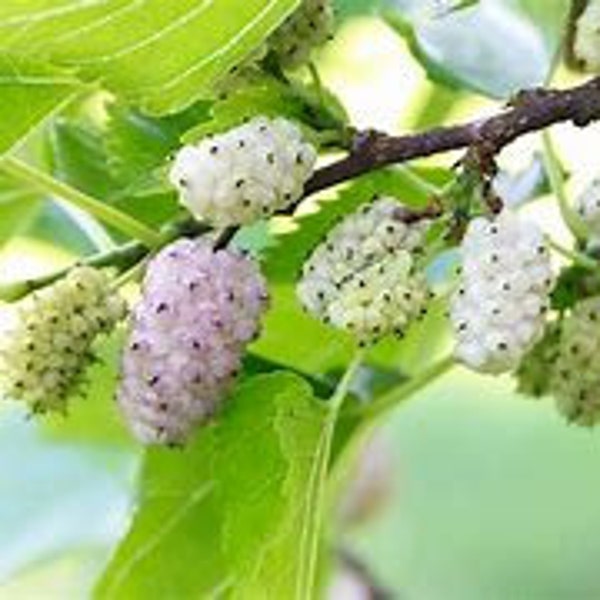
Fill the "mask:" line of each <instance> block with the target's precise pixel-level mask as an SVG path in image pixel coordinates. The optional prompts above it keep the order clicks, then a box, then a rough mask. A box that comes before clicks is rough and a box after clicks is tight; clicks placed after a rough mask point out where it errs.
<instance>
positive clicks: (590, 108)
mask: <svg viewBox="0 0 600 600" xmlns="http://www.w3.org/2000/svg"><path fill="white" fill-rule="evenodd" d="M597 119H600V77H596V78H594V79H591V80H590V81H588V82H586V83H584V84H582V85H579V86H577V87H574V88H569V89H565V90H546V89H535V90H529V91H524V92H520V93H519V94H517V95H516V96H515V97H514V98H513V100H512V101H511V103H510V104H509V106H508V107H507V108H505V109H504V110H503V111H502V112H500V113H499V114H497V115H494V116H492V117H489V118H484V119H479V120H476V121H471V122H468V123H462V124H459V125H453V126H450V127H438V128H435V129H431V130H428V131H423V132H421V133H415V134H409V135H403V136H390V135H387V134H384V133H380V132H377V131H366V132H358V133H357V134H356V137H355V143H354V147H353V149H352V151H351V152H350V154H348V155H347V156H346V157H344V158H343V159H341V160H339V161H338V162H335V163H333V164H331V165H328V166H326V167H323V168H322V169H319V170H318V171H316V172H315V174H314V175H313V177H312V178H311V179H310V180H309V181H308V182H307V183H306V186H305V196H309V195H310V194H314V193H315V192H318V191H320V190H323V189H326V188H329V187H331V186H333V185H336V184H338V183H342V182H344V181H347V180H349V179H352V178H354V177H357V176H359V175H363V174H364V173H368V172H370V171H373V170H375V169H379V168H381V167H384V166H386V165H391V164H394V163H401V162H406V161H409V160H412V159H415V158H424V157H427V156H432V155H434V154H439V153H442V152H447V151H449V150H459V149H461V148H475V149H476V150H477V151H478V152H479V153H480V155H482V156H486V157H490V158H491V157H493V156H494V155H495V154H497V153H498V152H500V150H502V149H503V148H504V147H505V146H507V145H508V144H510V143H511V142H513V141H514V140H516V139H517V138H519V137H521V136H523V135H526V134H528V133H531V132H534V131H540V130H542V129H545V128H547V127H549V126H551V125H554V124H556V123H562V122H572V123H573V124H574V125H576V126H578V127H584V126H586V125H588V124H589V123H591V122H592V121H594V120H597Z"/></svg>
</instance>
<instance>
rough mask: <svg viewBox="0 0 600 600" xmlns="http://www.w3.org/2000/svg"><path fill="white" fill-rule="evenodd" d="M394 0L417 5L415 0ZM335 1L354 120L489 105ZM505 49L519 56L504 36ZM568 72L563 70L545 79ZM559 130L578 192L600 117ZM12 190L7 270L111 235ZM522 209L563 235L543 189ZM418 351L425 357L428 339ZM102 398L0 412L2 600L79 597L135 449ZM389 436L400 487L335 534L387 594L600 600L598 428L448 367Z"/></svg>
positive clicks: (496, 20)
mask: <svg viewBox="0 0 600 600" xmlns="http://www.w3.org/2000/svg"><path fill="white" fill-rule="evenodd" d="M553 1H554V0H548V1H547V2H545V3H540V2H538V4H539V5H540V6H541V5H542V4H544V5H546V6H548V7H551V5H552V4H553ZM398 4H399V5H401V4H403V3H402V2H399V3H398ZM404 4H406V6H407V10H416V9H415V6H417V5H418V4H419V3H418V2H417V3H415V2H405V3H404ZM481 4H482V5H485V6H486V7H487V8H486V11H488V12H489V14H488V18H489V19H491V20H490V21H488V22H487V25H486V26H489V27H491V29H489V31H488V32H487V33H488V35H495V34H497V35H500V34H502V35H505V34H506V35H507V36H508V38H507V39H510V36H511V35H513V36H515V35H516V36H517V37H519V36H521V38H522V39H523V40H526V41H527V40H528V39H529V38H527V36H528V31H529V30H528V27H531V25H530V23H529V22H528V21H527V20H525V19H522V20H521V19H519V17H518V15H517V16H515V13H514V12H513V11H511V12H510V19H509V18H508V17H507V16H506V15H508V12H507V11H505V10H504V9H505V8H506V7H507V6H508V5H511V6H512V5H513V4H515V3H514V2H510V1H508V0H507V1H503V0H489V1H487V0H483V1H482V3H481ZM531 4H533V2H531ZM409 5H410V6H409ZM340 8H341V15H342V17H343V22H342V24H341V27H340V31H339V34H338V35H337V37H336V39H335V40H334V41H333V42H331V43H330V44H329V46H328V47H327V48H326V49H325V50H324V51H323V52H322V53H321V54H320V55H319V58H318V66H319V70H320V72H321V74H322V77H323V79H324V81H325V82H326V83H327V84H328V85H329V86H331V88H332V89H333V90H334V91H335V92H337V93H338V94H339V96H340V98H341V99H342V101H343V103H344V105H345V107H346V108H347V110H348V112H349V113H350V115H351V116H352V120H353V122H354V123H355V124H356V125H357V126H358V127H365V126H370V127H377V128H380V129H384V130H386V131H390V132H402V131H407V130H410V129H413V128H416V127H424V126H429V125H432V124H439V123H441V122H451V121H456V120H459V119H463V118H470V117H472V116H474V115H483V114H486V113H488V112H489V111H491V110H493V109H495V108H497V107H498V102H497V101H495V100H490V99H487V98H485V97H484V96H482V95H477V94H473V93H471V92H466V91H461V90H450V89H449V88H446V87H444V86H440V85H438V84H434V83H432V82H431V81H430V80H429V79H428V78H427V75H426V73H425V71H424V70H423V68H422V66H420V65H419V63H418V62H417V61H416V60H415V59H414V58H413V55H412V54H411V52H410V50H409V48H408V46H407V43H406V41H405V40H404V39H403V38H401V37H400V36H399V35H398V34H397V33H396V32H395V31H394V30H393V29H392V27H390V25H389V24H386V23H384V21H383V20H381V19H379V18H376V17H374V16H369V15H368V14H366V13H368V9H369V2H367V1H362V2H348V1H347V2H341V3H340ZM503 19H504V20H503ZM467 31H471V32H473V30H472V29H471V30H468V29H467ZM521 38H519V39H521ZM499 43H504V44H505V47H506V53H508V54H510V52H513V50H514V48H510V47H509V46H508V45H507V42H506V39H504V38H501V39H500V40H499ZM523 47H527V46H526V45H525V46H518V45H516V48H517V51H516V52H517V53H516V54H515V55H514V56H512V55H511V56H509V58H510V60H508V61H506V65H507V66H505V67H503V68H509V69H510V68H514V69H533V71H534V74H535V64H532V63H535V53H531V54H525V55H523V54H521V55H519V54H518V50H519V49H520V48H523ZM451 48H452V49H454V50H456V48H458V49H459V50H460V52H459V54H460V55H461V57H463V59H465V60H469V59H470V60H471V62H472V64H473V65H478V67H477V68H478V69H481V70H482V71H484V73H483V76H484V77H485V76H486V73H485V71H486V69H487V70H489V69H492V65H491V64H490V62H489V61H486V58H485V56H483V55H478V52H481V49H480V48H479V47H478V46H477V44H474V43H471V41H470V38H469V36H468V35H465V34H464V32H463V35H462V36H458V37H457V38H456V39H455V41H454V44H453V45H452V46H451ZM453 56H454V55H453ZM465 57H466V58H465ZM449 60H450V58H449ZM523 77H530V74H529V73H525V74H524V75H523ZM574 77H575V76H574V75H572V74H569V73H567V72H566V71H565V70H563V69H559V70H558V72H557V73H556V76H555V81H556V82H557V83H560V84H567V83H569V82H573V81H574ZM553 133H554V134H555V141H556V144H557V146H558V147H559V149H560V153H561V156H562V157H563V158H564V159H565V164H566V167H567V170H568V173H569V181H568V189H569V192H570V193H572V194H574V193H576V192H577V191H578V190H579V189H581V188H582V187H583V186H584V185H585V184H586V183H587V182H588V181H589V179H590V178H591V177H592V176H593V175H595V174H597V173H599V172H600V152H598V149H600V128H599V127H598V126H595V127H590V128H588V129H586V130H585V131H575V130H574V129H573V128H571V127H568V126H564V127H558V128H556V129H555V130H554V131H553ZM538 147H539V138H538V137H536V136H532V137H530V138H527V139H525V140H522V141H520V142H519V143H517V144H515V145H514V146H513V147H511V148H510V149H509V150H508V151H507V152H505V153H504V154H503V155H502V160H501V163H502V166H503V167H505V168H506V169H507V170H510V171H512V172H517V171H520V170H523V169H528V168H529V167H530V165H531V160H532V156H533V155H534V153H535V151H536V149H537V148H538ZM452 160H453V157H452V156H451V155H450V156H448V155H446V156H444V157H438V158H436V159H435V160H433V161H432V162H433V164H442V165H445V166H448V165H449V164H451V162H452ZM525 184H526V181H525V182H524V183H523V185H525ZM15 200H16V199H15V198H10V197H8V196H6V195H4V196H2V197H1V198H0V202H14V204H15V210H16V211H17V210H19V211H22V223H23V227H22V228H21V232H20V234H19V235H18V236H17V237H15V238H13V239H11V240H10V241H9V242H8V243H6V244H5V245H3V246H2V247H1V248H0V279H1V280H2V281H10V280H11V279H14V278H21V277H23V276H24V275H25V274H31V275H33V274H38V273H41V272H44V271H46V270H51V269H53V268H55V267H57V266H59V265H62V264H68V263H69V262H70V261H72V258H73V256H74V255H75V254H77V253H80V252H87V251H89V250H90V249H91V248H102V246H103V244H104V243H105V240H103V232H102V231H101V230H98V228H97V227H96V226H95V224H94V223H93V222H90V221H89V220H88V219H87V218H86V217H85V216H83V215H81V214H79V213H77V212H73V211H72V210H68V209H66V208H65V206H63V205H61V204H59V203H57V202H55V201H50V200H49V201H47V202H45V204H44V206H43V207H40V206H39V205H38V204H37V203H23V202H19V203H17V202H15ZM525 210H526V211H527V212H529V213H530V214H531V215H532V216H533V217H534V218H536V219H537V220H538V221H539V222H540V223H541V224H542V225H543V227H544V228H545V229H546V231H548V232H550V233H551V234H552V235H553V236H554V237H555V238H556V239H558V240H561V241H562V242H564V243H568V242H569V238H568V234H567V233H566V231H565V229H564V227H563V226H562V225H561V223H560V218H559V215H558V211H557V208H556V203H555V202H554V201H553V199H552V198H550V197H544V198H542V199H541V200H538V201H536V202H535V203H532V204H531V205H528V206H527V207H526V208H525ZM1 227H2V224H1V223H0V229H1ZM290 343H291V342H290ZM419 351H420V352H422V353H425V354H426V353H427V347H426V346H425V347H423V348H421V349H419ZM97 368H99V369H102V366H99V367H97ZM95 392H96V393H95V394H94V395H93V398H91V399H90V400H89V402H88V405H87V406H85V407H83V408H82V409H76V410H75V411H74V414H73V415H72V418H70V419H69V420H62V419H61V418H55V419H52V420H50V421H48V422H45V423H43V424H40V423H38V422H35V421H32V420H29V419H27V418H26V415H25V414H24V412H23V411H22V410H21V409H20V407H18V406H14V405H12V404H10V403H8V402H5V403H3V404H2V405H1V406H0V598H1V599H2V600H4V599H7V600H8V599H11V600H12V599H19V600H22V599H25V600H27V599H29V598H31V599H36V598H44V599H53V598H57V599H58V598H61V599H62V598H68V599H71V598H85V597H89V595H90V593H91V589H92V587H93V584H94V581H95V579H96V577H97V576H98V574H99V573H100V572H101V571H102V569H103V567H104V566H105V565H106V563H107V561H108V559H109V557H110V555H111V552H112V550H113V548H114V547H115V545H116V544H117V542H118V540H119V539H120V537H121V536H122V535H123V533H124V531H125V530H126V528H127V524H128V519H129V515H130V509H131V507H132V506H133V502H134V487H135V481H136V475H137V467H138V465H139V458H140V454H139V449H138V448H137V447H136V446H135V445H133V444H132V443H131V442H130V441H129V439H128V437H127V436H126V435H125V434H124V433H123V431H122V429H121V427H120V425H119V424H118V423H117V422H116V420H114V415H113V416H111V414H112V413H109V412H108V411H107V410H105V409H104V408H103V404H104V403H105V402H108V401H109V396H110V389H109V386H105V387H104V389H101V388H99V389H97V390H95ZM90 423H93V424H94V426H93V429H94V432H95V433H94V436H93V437H92V438H90V435H89V431H90ZM383 435H384V436H385V438H386V442H387V447H388V448H389V450H390V453H391V455H392V457H393V469H392V476H393V497H391V498H389V499H388V501H387V502H386V503H385V505H384V506H383V508H382V510H381V511H380V512H379V513H378V514H377V516H376V517H374V518H373V519H372V520H371V521H368V522H366V523H364V524H363V525H361V526H357V527H355V528H352V529H351V530H349V531H346V532H345V533H344V535H343V542H344V544H345V545H347V547H349V548H350V549H352V551H353V552H354V553H355V554H356V556H358V557H360V559H361V560H362V561H363V562H364V563H365V564H366V565H368V568H369V570H370V571H371V572H372V573H373V574H374V576H375V577H376V578H377V580H378V581H379V582H380V583H381V584H382V585H383V586H384V587H386V588H387V589H389V590H391V591H393V592H394V593H395V594H396V596H394V597H398V598H405V599H415V600H438V599H439V600H506V599H511V600H520V599H523V600H528V599H538V598H539V599H548V600H550V599H560V600H563V599H564V600H566V599H569V600H570V599H580V598H581V599H588V598H589V599H592V598H598V597H600V569H599V568H598V556H600V502H599V498H600V433H598V432H597V431H588V430H582V429H578V428H575V427H570V426H568V425H566V424H565V423H564V422H563V421H562V420H561V419H560V417H559V416H558V415H557V414H556V412H555V410H554V407H553V405H552V402H551V401H549V400H541V401H532V400H528V399H526V398H524V397H521V396H519V395H518V394H516V393H515V391H514V382H513V381H512V380H511V379H510V378H508V377H507V378H498V379H491V378H484V377H480V376H476V375H474V374H470V373H467V372H466V371H464V370H462V369H460V368H456V369H454V370H453V371H452V372H451V373H449V374H448V375H445V376H444V377H443V378H441V379H439V380H438V381H436V382H435V383H434V384H432V385H431V386H430V387H429V388H428V389H427V390H426V391H424V392H422V393H420V394H418V395H417V396H415V397H413V398H412V399H411V400H410V401H409V402H408V403H406V404H405V405H404V406H402V407H400V408H399V409H398V410H397V411H396V412H395V413H394V414H393V416H392V418H391V419H390V421H389V423H387V424H386V426H385V427H384V431H383ZM190 568H193V566H191V567H190Z"/></svg>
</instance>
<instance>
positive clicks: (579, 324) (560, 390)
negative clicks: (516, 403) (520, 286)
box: [551, 297, 600, 426]
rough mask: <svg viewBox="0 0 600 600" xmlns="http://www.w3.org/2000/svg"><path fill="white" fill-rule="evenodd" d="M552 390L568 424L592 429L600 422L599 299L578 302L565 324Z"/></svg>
mask: <svg viewBox="0 0 600 600" xmlns="http://www.w3.org/2000/svg"><path fill="white" fill-rule="evenodd" d="M551 387H552V392H553V395H554V397H555V399H556V404H557V407H558V410H559V412H560V413H561V414H563V415H564V416H565V417H566V418H567V419H568V420H569V421H571V422H573V423H577V424H578V425H583V426H592V425H595V424H596V423H597V422H598V421H599V420H600V298H598V297H595V298H588V299H586V300H583V301H581V302H579V303H578V304H576V305H575V308H574V309H573V312H572V313H571V314H570V315H569V316H568V317H567V318H566V319H565V320H564V321H563V326H562V335H561V341H560V354H559V356H558V359H557V361H556V363H555V366H554V376H553V378H552V385H551Z"/></svg>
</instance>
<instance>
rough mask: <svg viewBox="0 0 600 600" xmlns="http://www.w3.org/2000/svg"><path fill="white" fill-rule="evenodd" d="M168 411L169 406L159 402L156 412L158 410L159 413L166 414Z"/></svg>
mask: <svg viewBox="0 0 600 600" xmlns="http://www.w3.org/2000/svg"><path fill="white" fill-rule="evenodd" d="M168 409H169V405H168V404H167V403H166V402H161V403H160V404H159V405H158V410H160V412H167V410H168Z"/></svg>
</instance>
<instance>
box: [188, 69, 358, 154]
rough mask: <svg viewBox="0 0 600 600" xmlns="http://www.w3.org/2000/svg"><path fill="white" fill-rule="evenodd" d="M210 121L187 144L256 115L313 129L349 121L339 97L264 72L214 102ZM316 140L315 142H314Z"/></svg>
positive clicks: (193, 132) (194, 130)
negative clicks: (291, 121)
mask: <svg viewBox="0 0 600 600" xmlns="http://www.w3.org/2000/svg"><path fill="white" fill-rule="evenodd" d="M210 115H211V117H212V118H211V120H210V121H207V122H206V123H201V124H200V125H199V126H198V127H194V128H192V129H190V131H188V132H187V133H186V134H185V135H184V136H183V141H184V142H195V141H196V140H198V139H199V138H203V137H205V136H207V135H211V134H215V133H221V132H223V131H226V130H228V129H231V128H232V127H236V126H237V125H240V124H241V123H242V122H244V121H246V120H247V119H251V118H252V117H255V116H257V115H265V116H267V117H277V116H283V117H286V118H288V119H290V120H293V121H297V122H298V123H300V124H303V125H305V126H306V127H305V133H306V134H307V135H308V136H309V138H310V136H311V134H313V132H312V131H311V128H312V129H316V130H323V129H337V128H339V127H340V125H341V124H342V123H345V122H346V121H347V115H346V113H345V112H344V109H343V108H342V106H341V104H340V103H339V101H338V100H337V98H336V97H335V96H334V95H333V94H332V93H331V92H329V91H327V90H321V95H319V94H318V93H317V92H316V91H315V89H314V88H313V87H309V86H303V85H301V84H299V83H297V82H295V83H293V84H289V85H288V84H285V83H283V82H281V81H279V80H277V79H275V78H274V77H272V76H270V75H267V74H265V73H257V74H254V75H252V76H251V77H250V78H249V80H248V81H247V82H246V83H245V85H243V86H240V87H239V88H237V89H234V90H233V91H231V92H230V93H229V94H226V95H225V96H224V97H222V98H220V99H219V100H218V101H216V102H215V104H214V105H213V107H212V109H211V111H210ZM316 142H317V140H315V143H316Z"/></svg>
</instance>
